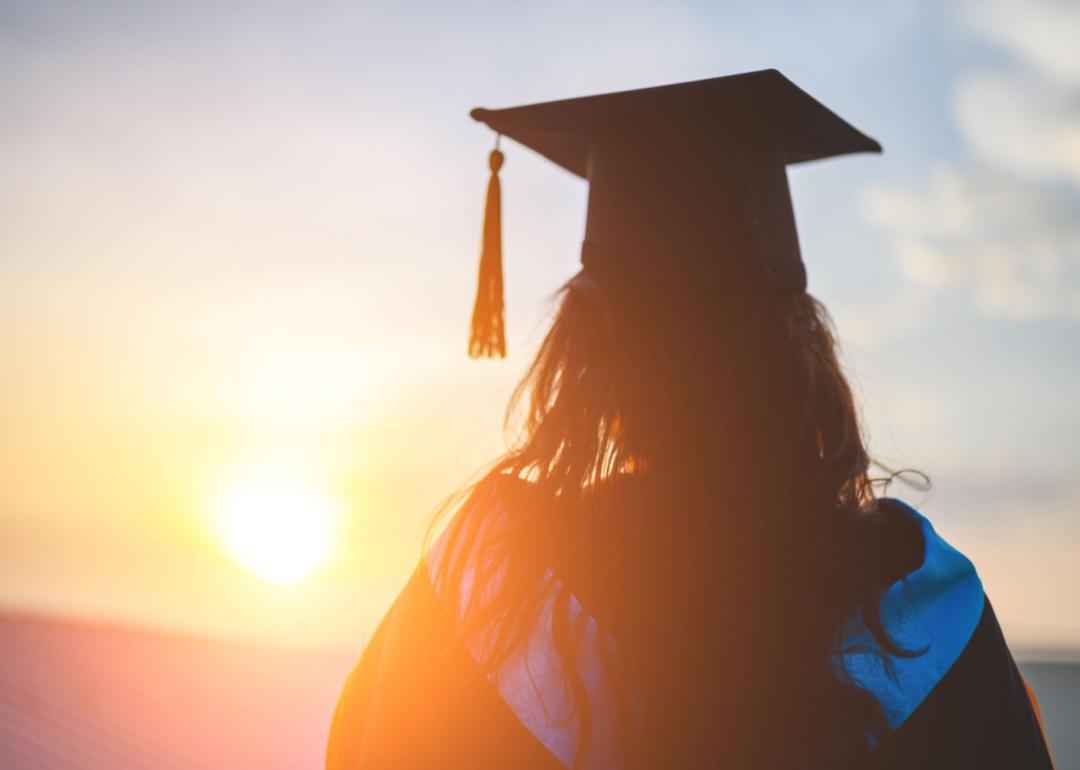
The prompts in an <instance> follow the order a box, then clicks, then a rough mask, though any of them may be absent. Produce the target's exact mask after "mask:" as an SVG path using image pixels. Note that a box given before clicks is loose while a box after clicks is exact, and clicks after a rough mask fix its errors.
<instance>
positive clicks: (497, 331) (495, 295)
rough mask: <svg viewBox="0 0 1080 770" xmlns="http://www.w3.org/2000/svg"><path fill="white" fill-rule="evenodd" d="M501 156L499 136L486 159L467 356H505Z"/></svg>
mask: <svg viewBox="0 0 1080 770" xmlns="http://www.w3.org/2000/svg"><path fill="white" fill-rule="evenodd" d="M502 164H503V154H502V152H500V151H499V136H498V135H496V137H495V149H494V150H492V151H491V154H490V155H489V156H488V166H489V167H490V168H491V179H490V181H489V182H488V189H487V205H486V206H485V208H484V238H483V243H482V245H481V248H480V278H479V280H478V282H477V286H476V304H475V305H474V306H473V314H472V329H471V334H470V336H469V356H470V357H472V358H477V357H479V356H487V357H488V358H494V357H495V356H496V355H497V356H499V357H500V358H505V357H506V333H505V330H504V329H503V270H502V210H501V209H502V202H501V197H502V190H501V187H500V185H499V169H500V168H502Z"/></svg>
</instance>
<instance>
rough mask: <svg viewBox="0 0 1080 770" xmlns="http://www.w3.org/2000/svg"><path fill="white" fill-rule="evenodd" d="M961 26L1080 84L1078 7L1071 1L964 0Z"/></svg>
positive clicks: (1046, 71)
mask: <svg viewBox="0 0 1080 770" xmlns="http://www.w3.org/2000/svg"><path fill="white" fill-rule="evenodd" d="M960 19H961V22H962V23H963V25H964V27H965V28H966V29H967V30H968V31H969V32H971V33H972V34H974V35H975V36H976V37H978V38H980V39H982V40H984V41H986V42H988V43H990V44H992V45H994V46H996V47H999V48H1002V49H1004V50H1005V51H1007V52H1008V53H1010V54H1012V55H1013V56H1015V57H1017V58H1018V59H1020V60H1021V61H1023V62H1025V63H1026V64H1027V65H1028V66H1030V67H1032V68H1033V69H1035V70H1036V71H1038V72H1040V73H1042V74H1044V75H1047V76H1050V77H1053V78H1055V79H1057V80H1060V81H1064V82H1065V83H1070V82H1071V83H1076V82H1077V81H1078V80H1080V46H1078V45H1077V40H1080V4H1078V3H1076V2H1075V0H966V2H964V3H962V4H961V6H960Z"/></svg>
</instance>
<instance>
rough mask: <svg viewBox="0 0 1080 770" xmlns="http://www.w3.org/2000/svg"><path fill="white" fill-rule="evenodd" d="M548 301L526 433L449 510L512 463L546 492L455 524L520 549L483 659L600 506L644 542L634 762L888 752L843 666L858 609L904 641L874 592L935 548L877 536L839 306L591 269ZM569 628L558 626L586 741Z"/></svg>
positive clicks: (601, 517) (521, 626) (868, 704)
mask: <svg viewBox="0 0 1080 770" xmlns="http://www.w3.org/2000/svg"><path fill="white" fill-rule="evenodd" d="M554 299H556V300H557V301H558V308H557V312H556V314H555V317H554V321H553V323H552V325H551V328H550V330H549V331H548V332H547V335H546V337H545V338H544V339H543V342H542V344H541V345H540V348H539V351H538V352H537V354H536V356H535V358H534V360H533V361H532V363H531V365H530V366H529V368H528V370H527V372H526V373H525V376H524V377H523V378H522V380H521V381H520V383H519V384H518V386H517V388H516V390H515V391H514V394H513V397H512V399H511V402H510V405H509V406H508V408H507V412H506V424H507V426H508V428H511V429H512V428H513V426H520V428H519V434H518V436H517V438H516V440H515V442H514V445H513V446H512V448H511V449H510V450H509V451H508V452H507V453H506V454H505V455H504V456H502V457H500V458H498V459H497V460H496V461H495V462H494V463H493V464H492V465H491V466H490V467H489V468H488V469H487V470H486V472H484V473H483V475H482V477H481V478H480V479H479V480H478V481H477V482H475V483H474V484H472V485H470V486H469V487H468V488H466V489H464V490H461V491H460V492H459V493H458V494H457V495H455V496H451V497H450V498H447V500H446V501H444V504H443V506H442V507H441V510H442V511H446V510H449V509H450V508H451V507H452V502H453V501H454V500H460V499H461V498H462V497H464V496H465V495H468V494H473V495H475V494H476V491H477V490H479V489H482V488H485V487H486V486H487V485H490V484H496V483H503V488H507V485H506V484H505V480H507V479H513V480H514V482H515V484H517V486H518V487H522V488H523V487H525V486H527V487H528V489H530V490H531V492H530V493H529V494H528V495H525V494H521V495H518V496H517V497H516V498H515V499H514V503H513V505H512V507H513V514H514V515H513V517H512V518H511V521H510V525H509V527H508V528H507V527H504V528H502V529H501V530H500V533H499V536H498V537H497V538H485V537H484V535H483V531H484V528H483V526H482V525H481V524H478V522H477V521H475V520H473V521H469V522H464V521H458V520H455V523H454V525H453V526H451V528H450V529H449V530H448V534H447V537H448V538H450V539H451V542H452V543H453V547H454V548H455V549H464V550H465V551H470V552H478V551H482V552H485V553H489V554H501V555H503V556H506V555H509V556H511V557H512V558H511V559H509V560H506V559H489V560H487V561H486V562H485V563H488V564H500V565H502V567H501V569H498V570H496V569H490V570H481V571H480V572H479V573H478V574H477V575H476V576H474V578H473V580H474V582H472V584H471V587H470V589H469V594H470V596H471V597H472V599H473V600H474V601H471V602H470V603H469V604H468V608H467V610H466V611H465V612H464V616H463V617H461V618H460V619H459V620H458V621H457V622H458V623H459V631H460V633H462V634H465V635H468V634H470V633H473V632H475V631H477V630H478V629H480V628H483V627H485V626H489V624H491V623H492V621H493V620H494V621H496V625H498V626H499V630H500V632H499V633H498V634H497V635H496V639H495V643H494V644H491V645H489V646H488V648H487V650H486V652H485V653H484V655H483V659H482V660H481V663H482V664H483V665H484V666H486V667H488V668H489V669H494V667H496V666H497V665H498V664H499V662H500V661H501V660H503V659H504V658H505V656H506V655H507V654H509V652H510V650H511V649H513V647H514V646H515V645H516V644H518V643H519V642H520V641H521V639H522V637H523V636H524V635H525V634H527V633H528V632H529V624H528V622H524V623H523V622H510V621H511V619H513V618H519V619H520V618H531V617H533V612H534V610H535V608H536V604H537V602H538V601H539V598H538V597H539V594H538V592H537V590H536V586H537V584H538V582H540V581H541V578H542V576H543V575H544V571H545V568H546V567H547V566H548V565H547V564H546V562H544V559H543V558H542V557H541V556H540V554H543V553H551V552H552V551H551V548H555V549H561V551H562V552H566V551H572V550H573V549H574V548H575V546H576V545H578V544H579V540H578V539H576V537H575V535H576V533H577V532H579V531H581V530H583V529H584V523H585V518H589V519H590V520H592V521H601V522H608V523H610V525H611V528H610V531H611V532H612V535H611V537H612V539H614V540H619V539H622V540H625V541H626V542H627V543H630V542H638V543H642V542H644V543H647V547H646V548H644V549H642V548H640V547H638V548H636V549H635V548H633V547H631V546H627V548H625V549H624V550H623V551H621V553H623V556H622V561H620V560H619V557H615V558H614V559H607V560H605V561H604V566H603V569H607V570H610V571H611V573H612V575H614V576H616V579H617V580H622V579H623V577H622V576H631V575H632V576H633V587H632V588H631V586H630V585H629V580H630V578H629V577H626V578H625V579H626V581H627V585H626V591H627V592H628V593H629V592H630V591H633V592H635V593H634V599H633V601H631V602H628V606H630V612H631V613H637V617H636V618H635V620H634V622H633V623H631V624H630V627H632V628H637V629H639V630H640V632H639V633H627V634H625V635H624V637H625V638H620V639H619V640H618V642H619V654H620V661H621V662H622V666H621V671H622V672H623V673H622V676H621V679H620V681H621V682H622V684H621V686H620V692H621V695H622V706H621V708H622V710H623V713H624V715H625V714H628V713H629V712H628V711H627V710H626V709H627V708H628V706H627V704H626V702H625V700H626V698H627V697H628V696H627V693H628V692H629V691H630V688H631V687H632V688H633V691H634V693H635V704H636V705H635V708H636V709H637V710H636V711H635V714H636V715H637V718H639V719H640V720H641V723H642V724H644V725H645V727H644V729H641V728H640V727H639V728H638V729H627V730H624V733H623V734H622V736H621V742H622V748H623V754H624V757H625V764H626V766H627V767H631V766H636V767H650V768H657V767H679V768H696V767H730V768H785V770H790V769H791V768H805V767H840V766H843V767H845V768H848V767H859V766H869V763H870V758H871V752H870V749H869V745H870V744H869V743H868V741H867V736H868V735H870V736H873V737H872V738H871V741H873V742H876V743H878V744H882V743H883V742H884V743H886V744H887V742H888V735H887V734H888V728H887V724H886V722H885V721H884V718H883V716H882V713H881V710H880V708H879V707H878V704H877V703H876V701H875V700H874V698H873V697H872V696H870V695H869V694H868V693H866V692H864V691H861V690H858V689H857V688H855V687H853V686H851V685H849V684H845V683H844V682H842V681H841V680H840V679H839V678H838V677H837V676H836V674H835V673H834V671H833V670H832V669H831V668H830V665H829V662H828V658H829V655H830V654H832V653H835V652H837V645H838V634H839V630H840V628H841V625H842V623H843V620H844V618H845V617H846V616H848V615H849V614H850V613H851V612H852V611H853V610H854V609H855V608H856V607H860V606H861V607H862V609H863V612H864V616H865V617H866V619H867V623H868V625H869V626H870V628H871V630H873V631H874V632H875V633H876V634H877V635H878V636H879V640H880V641H881V642H882V644H883V645H885V646H886V648H887V649H891V650H894V651H896V652H900V653H902V652H903V651H901V650H897V649H896V648H895V646H894V645H892V644H891V643H890V642H889V640H888V639H887V638H886V636H885V634H884V633H883V632H882V629H881V625H880V622H879V619H878V612H877V610H878V600H879V599H880V596H881V593H882V591H883V590H884V588H885V587H886V585H887V584H888V583H890V582H891V581H892V580H894V579H895V578H896V577H897V576H898V575H899V574H902V573H903V569H904V568H905V567H904V565H905V564H907V566H911V565H910V563H909V562H910V560H911V559H914V558H917V557H918V556H919V554H915V553H914V552H913V551H914V550H915V549H913V548H908V552H905V553H901V554H899V555H897V553H896V552H895V550H896V549H892V550H890V548H889V547H884V548H882V547H879V546H880V544H881V543H885V542H888V538H883V537H881V536H880V535H874V534H873V533H874V532H876V531H877V530H880V529H881V528H882V527H883V526H884V522H885V520H886V517H884V515H883V513H882V511H881V510H879V506H878V505H877V504H876V503H877V502H878V501H879V500H878V498H876V497H875V493H874V488H873V487H874V481H881V480H871V479H870V478H869V476H868V471H869V469H870V464H871V461H870V458H869V455H868V453H867V451H866V449H865V447H864V440H863V436H862V431H861V428H860V421H859V417H858V413H857V408H856V405H855V402H854V400H853V397H852V393H851V389H850V388H849V385H848V383H847V381H846V379H845V377H844V374H843V372H842V369H841V366H840V363H839V361H838V358H837V350H836V342H835V332H834V329H833V326H832V322H831V319H830V317H829V315H828V313H827V311H826V309H825V307H824V306H823V305H822V303H821V302H820V301H818V300H817V299H816V298H814V297H813V296H812V295H810V294H808V293H805V292H787V293H771V294H763V293H761V292H758V291H755V290H752V289H749V288H746V289H741V288H737V287H733V288H731V289H724V290H716V289H706V288H695V287H687V286H674V285H667V284H664V283H663V282H649V283H645V282H635V281H628V280H620V279H617V278H613V277H607V278H601V279H598V278H597V277H596V275H595V274H593V273H591V272H590V271H583V272H581V273H579V274H578V275H577V276H576V277H575V278H573V279H571V280H570V281H568V282H567V283H566V284H564V285H563V286H562V287H561V288H560V289H559V291H558V292H557V293H556V295H555V296H554ZM882 467H883V466H882ZM886 470H888V469H886ZM893 475H895V474H893ZM621 479H633V480H634V482H633V486H632V489H630V490H629V491H627V490H628V487H627V485H626V484H625V483H623V484H620V483H619V480H621ZM890 479H891V476H890ZM500 480H502V482H500ZM523 482H529V483H528V484H527V485H525V484H524V483H523ZM885 483H886V484H887V483H888V480H885ZM510 487H514V485H513V484H511V485H510ZM605 489H611V490H613V491H612V493H611V494H601V493H599V491H600V490H605ZM620 489H621V490H623V493H622V494H619V493H617V492H616V491H615V490H620ZM507 494H512V492H508V493H507ZM473 513H474V514H475V515H476V516H480V517H483V515H484V509H483V508H482V507H477V508H476V510H474V511H473ZM459 518H460V517H459ZM474 518H475V516H474ZM433 525H434V522H433ZM430 531H431V530H429V533H430ZM615 550H616V551H619V549H615ZM598 568H600V567H599V566H598ZM460 570H461V566H460V563H458V564H457V565H456V566H455V563H454V562H452V561H451V560H444V561H443V563H442V564H441V565H440V567H439V570H438V574H437V575H436V577H435V582H436V586H437V589H438V590H439V591H440V593H443V594H444V595H445V597H446V605H447V606H450V607H458V606H459V604H458V602H459V600H460V598H461V593H460V589H461V578H462V573H461V571H460ZM561 590H562V591H564V592H565V591H568V590H569V589H568V588H563V589H561ZM479 596H483V597H485V599H484V601H483V603H481V602H479V601H477V600H476V597H479ZM565 598H566V597H565V596H562V597H561V599H562V600H563V601H565ZM573 637H574V632H573V630H572V629H567V628H562V629H560V628H558V627H556V629H555V641H556V643H557V646H558V648H559V653H560V655H561V657H562V660H563V664H564V666H565V668H566V669H567V670H568V671H569V673H570V677H569V678H570V682H569V684H570V686H571V688H572V689H573V692H574V695H575V702H576V704H577V708H578V709H580V711H579V714H580V718H581V724H582V732H583V737H584V740H586V741H587V739H588V737H589V736H588V733H589V726H590V724H591V716H592V714H591V710H590V704H589V702H588V694H587V692H586V691H585V688H584V686H583V684H582V680H581V677H580V674H579V672H578V671H577V668H576V664H575V661H574V654H573V650H574V649H575V647H574V645H575V639H574V638H573ZM628 723H629V721H628V720H623V724H628ZM881 753H882V752H881V751H878V755H881ZM875 756H876V755H875ZM580 758H581V752H580V750H579V754H578V760H580Z"/></svg>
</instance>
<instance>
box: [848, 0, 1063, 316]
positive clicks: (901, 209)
mask: <svg viewBox="0 0 1080 770" xmlns="http://www.w3.org/2000/svg"><path fill="white" fill-rule="evenodd" d="M959 8H960V14H959V22H960V25H961V27H962V29H963V30H964V31H966V32H967V33H968V34H970V35H971V36H972V37H974V38H975V39H977V40H981V41H982V42H984V43H986V44H988V45H989V46H990V47H991V48H992V49H994V50H995V51H996V52H998V53H1003V54H1005V60H1004V61H1002V62H1000V63H997V64H994V65H992V66H985V65H984V66H981V67H978V68H970V69H968V70H967V71H962V72H960V73H959V74H958V75H957V76H956V78H955V80H954V82H953V84H952V105H951V106H952V115H953V120H954V124H955V126H956V129H957V131H958V133H959V135H960V137H961V138H962V139H963V140H964V143H965V145H966V147H967V149H968V152H969V155H970V158H969V159H968V160H967V161H965V162H962V163H957V164H953V165H948V166H940V167H938V168H937V169H936V170H934V171H933V172H932V173H931V174H930V175H929V177H928V178H927V179H925V180H924V181H923V182H921V183H919V184H915V185H912V186H909V187H907V188H901V187H892V188H885V187H878V188H874V189H870V190H868V191H866V193H865V195H864V198H863V201H862V202H863V204H864V205H863V210H864V213H865V214H866V216H867V217H868V218H869V219H870V220H871V221H872V222H874V223H875V224H878V225H880V226H881V227H883V228H885V229H886V230H888V231H889V232H890V233H891V234H892V235H893V238H894V243H895V248H896V253H897V256H898V259H899V264H900V269H901V271H902V273H903V275H904V276H906V277H907V278H908V279H909V280H910V281H911V282H912V283H913V284H914V285H917V286H920V287H923V288H925V289H928V290H932V291H936V292H952V293H955V294H957V295H960V296H967V297H969V298H970V299H971V300H972V301H973V302H974V303H975V305H976V306H977V307H978V308H979V309H980V310H982V311H983V312H985V313H986V314H988V315H993V316H1003V317H1011V318H1040V317H1064V318H1071V319H1076V320H1080V98H1078V95H1080V45H1077V44H1076V41H1078V40H1080V5H1078V4H1076V3H1075V2H1069V3H1065V2H1058V1H1057V0H1027V1H1025V2H1019V1H1018V0H979V2H971V1H965V2H963V3H962V4H961V5H960V6H959Z"/></svg>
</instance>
